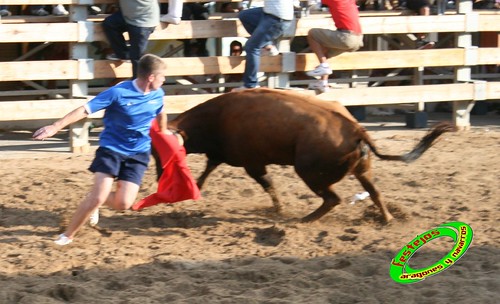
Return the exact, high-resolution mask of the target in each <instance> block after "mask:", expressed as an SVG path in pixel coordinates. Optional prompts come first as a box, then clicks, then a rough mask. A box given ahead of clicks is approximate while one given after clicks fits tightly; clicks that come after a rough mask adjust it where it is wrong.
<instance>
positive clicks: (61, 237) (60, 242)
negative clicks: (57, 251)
mask: <svg viewBox="0 0 500 304" xmlns="http://www.w3.org/2000/svg"><path fill="white" fill-rule="evenodd" d="M71 242H73V239H70V238H69V237H67V236H66V235H64V233H63V234H60V235H59V237H58V238H57V240H55V241H54V243H55V244H56V245H59V246H64V245H68V244H71Z"/></svg>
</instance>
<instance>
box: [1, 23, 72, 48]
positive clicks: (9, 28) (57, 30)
mask: <svg viewBox="0 0 500 304" xmlns="http://www.w3.org/2000/svg"><path fill="white" fill-rule="evenodd" d="M62 33H64V34H62ZM46 41H50V42H64V41H70V42H76V41H78V24H77V23H25V24H0V43H4V42H46Z"/></svg>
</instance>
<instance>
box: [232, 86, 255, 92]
mask: <svg viewBox="0 0 500 304" xmlns="http://www.w3.org/2000/svg"><path fill="white" fill-rule="evenodd" d="M257 88H260V86H256V87H253V88H247V87H245V86H241V87H237V88H234V89H232V90H231V92H241V91H244V90H251V89H257Z"/></svg>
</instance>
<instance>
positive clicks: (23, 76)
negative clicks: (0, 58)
mask: <svg viewBox="0 0 500 304" xmlns="http://www.w3.org/2000/svg"><path fill="white" fill-rule="evenodd" d="M49 79H63V80H64V79H78V61H76V60H41V61H16V62H0V81H22V80H49Z"/></svg>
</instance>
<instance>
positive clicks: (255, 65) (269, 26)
mask: <svg viewBox="0 0 500 304" xmlns="http://www.w3.org/2000/svg"><path fill="white" fill-rule="evenodd" d="M238 18H239V19H240V21H241V23H242V24H243V26H244V27H245V30H246V31H247V32H248V33H249V34H250V35H251V36H250V38H248V40H247V42H246V44H245V52H246V62H245V72H244V74H243V87H242V88H238V89H245V88H255V87H257V86H258V81H257V73H258V71H259V65H260V55H261V51H262V48H265V49H267V50H269V51H270V53H271V54H272V49H275V47H274V43H275V42H276V40H277V39H278V38H280V37H281V36H282V35H283V33H284V32H285V31H286V30H287V29H288V28H289V27H290V26H291V24H292V19H293V2H292V1H290V0H265V1H264V7H256V8H250V9H246V10H243V11H241V12H240V13H239V15H238ZM238 89H236V90H238Z"/></svg>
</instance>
